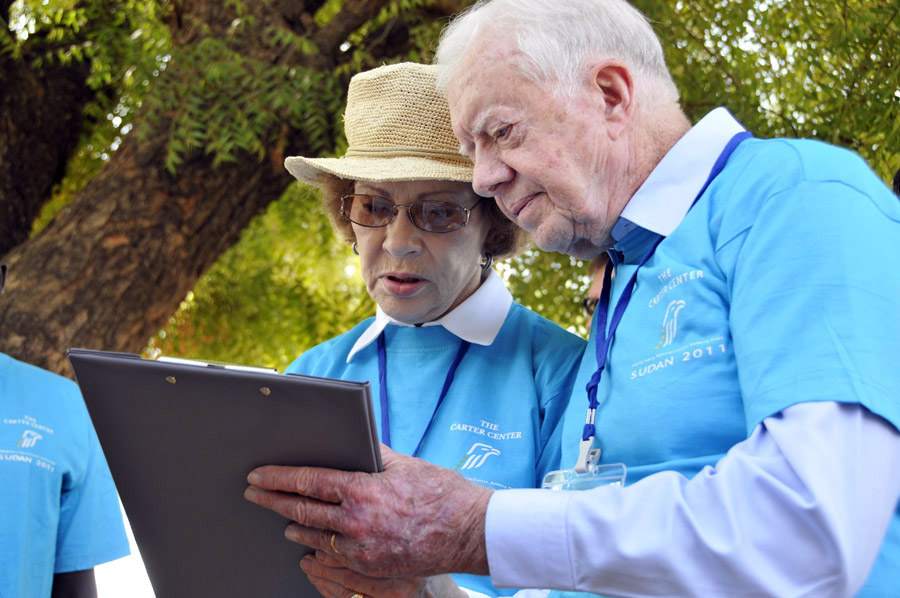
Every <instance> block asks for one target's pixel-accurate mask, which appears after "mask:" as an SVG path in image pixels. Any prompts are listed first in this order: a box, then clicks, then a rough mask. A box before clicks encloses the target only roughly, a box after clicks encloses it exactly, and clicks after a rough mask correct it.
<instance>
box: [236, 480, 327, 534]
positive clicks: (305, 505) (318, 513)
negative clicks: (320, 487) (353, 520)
mask: <svg viewBox="0 0 900 598" xmlns="http://www.w3.org/2000/svg"><path fill="white" fill-rule="evenodd" d="M244 498H246V499H247V500H249V501H250V502H253V503H256V504H258V505H259V506H261V507H265V508H267V509H269V510H272V511H275V512H276V513H278V514H279V515H281V516H282V517H287V518H288V519H292V520H294V521H296V522H297V523H299V524H300V525H303V526H307V527H315V528H319V529H335V530H340V529H341V528H340V527H339V525H338V521H339V520H340V510H341V508H340V506H338V505H334V504H330V503H325V502H321V501H318V500H312V499H309V498H304V497H301V496H297V495H295V494H286V493H284V492H270V491H268V490H263V489H261V488H257V487H255V486H250V487H248V488H247V489H246V490H244ZM311 546H313V547H314V548H323V547H322V546H319V545H318V544H312V545H311Z"/></svg>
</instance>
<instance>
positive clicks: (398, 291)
mask: <svg viewBox="0 0 900 598" xmlns="http://www.w3.org/2000/svg"><path fill="white" fill-rule="evenodd" d="M381 282H382V284H384V287H385V289H386V290H387V291H388V292H389V293H391V294H392V295H397V296H400V297H405V296H407V295H412V294H413V293H415V292H416V291H418V290H419V289H420V288H422V286H423V285H424V284H425V279H424V278H419V277H418V276H414V275H412V274H403V273H397V274H393V273H391V274H385V275H383V276H382V277H381Z"/></svg>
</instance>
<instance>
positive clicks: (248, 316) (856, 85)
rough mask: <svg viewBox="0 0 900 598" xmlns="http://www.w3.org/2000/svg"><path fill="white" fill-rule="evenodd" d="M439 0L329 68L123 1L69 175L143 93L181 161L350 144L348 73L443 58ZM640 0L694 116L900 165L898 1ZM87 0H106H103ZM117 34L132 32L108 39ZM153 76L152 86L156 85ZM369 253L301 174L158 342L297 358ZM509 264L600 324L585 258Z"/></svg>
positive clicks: (244, 19)
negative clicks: (170, 76) (101, 88)
mask: <svg viewBox="0 0 900 598" xmlns="http://www.w3.org/2000/svg"><path fill="white" fill-rule="evenodd" d="M436 1H437V0H394V1H393V2H392V3H391V4H390V5H389V6H388V7H387V8H385V9H384V10H382V11H381V12H380V13H379V15H378V16H377V17H376V18H374V19H373V20H372V21H370V22H369V23H366V24H365V25H364V26H362V27H361V28H359V29H358V30H356V31H354V32H352V33H350V34H349V36H348V37H347V39H346V42H345V43H344V44H343V46H342V50H343V56H342V57H341V59H340V60H339V61H338V63H337V64H336V65H334V66H333V68H331V70H327V69H326V70H318V71H313V70H310V69H302V68H285V67H282V66H278V65H272V64H263V63H259V62H255V61H254V60H253V59H252V58H250V56H252V53H248V52H246V51H244V52H242V53H241V54H240V55H238V54H236V53H235V51H234V48H233V46H232V45H230V41H229V40H228V39H224V40H222V39H212V38H208V39H205V40H203V41H202V42H199V43H196V44H193V45H191V46H188V47H185V48H180V49H179V53H178V54H177V55H175V54H174V53H173V52H172V50H171V48H170V47H169V41H168V39H167V37H166V34H165V32H164V31H163V30H162V28H161V27H160V25H159V20H160V19H159V12H160V11H165V10H167V9H169V8H171V5H170V3H169V2H165V1H158V2H151V1H150V0H144V1H139V0H128V1H125V2H120V3H119V4H120V5H122V10H121V13H122V15H121V16H120V18H127V19H132V20H133V24H130V25H129V26H130V27H132V29H131V31H132V33H131V35H130V36H126V37H124V38H123V37H122V36H121V33H116V34H115V35H116V36H118V37H116V38H115V39H114V40H109V42H103V43H102V44H100V42H99V41H98V42H97V44H98V45H97V47H94V46H92V45H91V46H87V47H86V49H84V48H83V49H82V55H81V56H80V57H79V56H78V55H77V52H76V51H75V50H74V49H70V50H69V55H70V56H71V57H72V58H73V59H86V54H85V52H93V53H94V54H92V56H93V60H94V61H95V62H96V63H98V66H97V68H96V72H97V73H96V74H97V80H98V81H103V82H104V83H105V84H107V85H111V86H112V87H115V88H117V89H118V92H117V93H116V94H114V95H113V96H112V97H114V98H115V102H113V103H112V104H110V105H108V106H100V105H97V107H96V108H93V109H94V110H108V112H107V113H106V114H107V117H106V118H105V119H104V118H101V119H100V121H101V122H100V126H98V127H97V128H96V131H95V132H94V134H93V136H92V137H91V138H90V139H89V140H86V142H85V144H84V146H83V149H82V153H81V154H80V158H79V160H76V161H73V166H72V167H71V175H72V180H73V181H74V182H72V183H70V184H71V185H73V186H77V185H80V184H84V183H85V182H87V180H89V178H90V176H91V173H92V172H95V171H96V164H97V162H98V161H101V162H102V160H103V159H104V158H103V156H104V155H106V154H108V152H110V151H114V150H115V147H116V145H117V143H118V141H117V140H118V139H119V137H120V136H121V135H122V134H125V133H126V132H127V130H126V128H127V127H130V125H129V123H130V122H131V121H132V119H133V115H134V113H135V111H136V110H137V108H138V107H139V106H141V103H142V102H144V103H145V104H146V105H145V109H146V110H148V111H149V112H150V113H151V114H159V115H161V116H166V117H171V118H172V123H173V128H172V132H171V138H170V151H169V155H168V156H167V164H168V165H169V167H170V168H173V169H174V168H177V167H178V164H179V160H180V159H181V156H182V155H183V154H184V153H185V151H186V150H189V149H190V148H195V147H202V148H204V149H205V150H206V151H207V152H209V153H211V154H213V155H214V156H216V159H217V160H218V161H222V162H227V161H228V160H230V159H233V156H234V152H235V149H236V148H239V149H250V150H251V151H258V150H259V148H260V147H261V146H262V145H263V144H267V143H273V142H275V143H277V140H273V139H269V138H267V137H266V136H265V135H266V134H265V133H264V132H265V131H270V130H271V127H270V125H271V123H273V122H279V121H280V122H283V123H284V124H285V125H287V126H292V127H300V128H302V129H303V130H304V131H305V132H306V133H307V134H308V135H309V136H310V137H311V139H313V140H314V141H315V142H316V147H317V148H319V149H320V150H321V152H322V154H323V155H340V154H341V153H343V151H344V149H345V146H346V145H345V141H344V139H343V136H342V134H341V133H340V132H341V130H342V128H341V127H342V125H341V118H340V113H341V111H342V103H343V101H344V93H345V86H346V83H347V81H348V80H349V77H350V76H352V75H353V74H355V73H356V72H359V71H362V70H367V69H370V68H373V67H375V66H378V65H380V64H383V63H387V62H398V61H401V60H416V61H421V62H429V61H430V60H431V58H432V53H433V48H434V46H435V44H436V39H437V35H438V33H439V30H440V28H441V27H442V26H443V24H444V23H443V22H439V21H434V20H431V19H428V18H426V17H424V16H423V15H425V14H427V13H425V12H424V11H423V9H425V8H427V7H429V6H431V5H434V4H436ZM634 2H635V5H636V6H638V8H640V9H641V10H643V11H644V12H645V13H646V14H647V15H648V16H649V17H650V19H651V20H652V22H653V24H654V27H655V29H656V31H657V32H658V34H659V35H660V37H661V39H662V41H663V45H664V47H665V48H666V51H667V60H668V63H669V65H670V67H671V69H672V73H673V76H674V78H675V81H676V84H677V85H678V87H679V89H680V90H681V93H682V103H683V105H684V107H685V111H686V112H687V114H688V116H689V118H691V120H692V121H696V120H698V119H699V118H700V117H702V116H703V115H704V114H705V113H706V112H708V111H709V110H711V109H712V108H714V107H716V106H719V105H724V106H726V107H728V108H729V109H730V110H731V112H732V113H733V114H735V116H736V117H737V118H738V119H739V120H740V121H741V122H743V123H744V124H745V125H746V126H747V127H748V129H750V130H751V131H753V132H754V133H755V134H756V135H757V136H760V137H775V136H786V137H814V138H818V139H821V140H823V141H827V142H830V143H835V144H838V145H842V146H845V147H849V148H852V149H854V150H855V151H857V152H859V153H860V154H861V155H862V156H863V157H864V158H865V159H866V160H868V161H869V163H870V164H871V165H872V166H873V168H874V169H875V170H876V172H877V173H878V174H879V176H881V177H882V178H883V179H884V180H885V181H889V180H890V179H891V177H892V176H893V173H894V172H895V171H896V170H898V168H900V152H898V151H897V148H898V145H900V143H898V142H900V68H898V64H897V61H898V60H900V31H898V29H900V16H898V12H900V3H898V2H897V0H841V1H839V2H838V1H835V0H822V1H819V2H812V1H811V0H796V1H791V2H788V1H787V0H693V1H692V2H684V1H674V2H671V1H668V0H666V1H662V0H634ZM225 4H226V5H227V6H226V8H228V9H230V10H237V9H239V8H240V7H241V6H242V4H241V3H240V2H237V1H236V0H231V1H229V2H226V3H225ZM82 5H84V6H88V7H90V6H101V5H103V6H105V4H104V3H102V2H100V1H99V0H94V1H93V2H83V3H79V4H78V6H79V7H81V6H82ZM115 5H116V3H113V6H115ZM342 5H343V0H327V1H326V2H324V4H323V5H322V7H321V8H320V9H319V11H318V12H317V13H316V15H315V21H316V23H318V24H320V25H321V24H324V23H327V22H329V21H330V20H331V19H333V18H335V15H337V14H339V10H340V8H341V6H342ZM73 6H74V4H73V3H71V2H66V1H64V0H55V1H54V0H46V1H43V0H41V1H38V0H29V1H26V2H21V0H20V2H18V3H17V7H18V12H17V13H16V15H17V17H16V18H17V19H18V22H20V23H25V22H32V23H33V25H32V26H33V27H43V26H52V27H62V28H66V27H68V28H70V29H72V30H75V29H77V28H79V27H89V26H90V25H89V22H90V20H89V19H87V18H86V17H85V14H84V13H79V12H77V11H79V10H85V9H82V8H78V9H75V8H73ZM247 6H250V5H247ZM61 7H62V8H61ZM54 11H55V12H54ZM60 11H61V12H60ZM73 11H74V12H73ZM113 12H114V13H115V14H119V10H117V9H116V10H113ZM249 12H254V11H253V10H251V11H249ZM258 12H259V11H255V12H254V14H258ZM69 13H72V14H73V15H74V17H73V16H70V15H69ZM29 19H30V21H29ZM50 21H53V23H55V25H53V24H52V23H50ZM398 24H402V25H403V26H404V27H405V28H406V30H408V31H409V35H410V41H411V43H409V44H407V45H406V46H403V47H404V48H405V49H404V50H403V51H402V52H399V53H395V54H392V55H390V56H385V55H384V54H383V51H382V50H383V46H384V41H385V39H386V38H387V37H388V36H389V35H390V34H391V32H392V31H395V30H396V29H397V26H398ZM255 26H258V23H254V21H253V19H252V18H251V15H249V14H246V15H242V16H241V18H240V19H239V20H237V21H236V22H235V24H234V26H233V27H234V32H233V33H234V34H235V35H238V36H240V35H241V29H242V28H253V27H255ZM265 27H266V29H265V31H264V35H262V36H259V40H260V41H259V43H264V44H273V45H279V46H282V47H284V48H285V51H288V50H291V51H294V52H298V53H300V54H307V55H308V54H309V53H314V52H315V51H316V49H315V47H314V46H313V45H312V44H311V42H310V41H309V40H307V39H305V38H303V37H302V36H298V35H296V34H294V33H291V32H290V31H288V30H287V29H286V28H283V27H280V26H278V25H277V24H275V25H273V24H271V23H267V24H266V25H265ZM101 29H102V28H101ZM108 34H109V33H108ZM96 35H97V36H100V35H103V32H102V31H98V32H97V33H96ZM109 35H112V34H109ZM246 37H247V36H246V35H243V36H241V39H243V40H245V39H246ZM98 39H99V38H98ZM17 43H18V42H17ZM108 43H111V44H118V45H117V46H115V45H113V46H110V47H108V48H107V45H108ZM101 45H102V47H103V48H106V49H103V50H102V52H108V53H109V56H106V55H104V54H102V52H101V49H100V46H101ZM10 47H11V46H10V44H9V42H4V46H3V50H2V51H5V52H12V51H14V50H15V48H13V49H12V50H11V49H10ZM48 59H49V57H48ZM53 59H61V58H60V57H59V55H58V54H57V55H56V56H55V58H53ZM169 60H179V61H182V62H183V63H185V64H189V65H190V66H191V68H190V69H186V70H185V72H189V73H191V76H190V77H186V78H185V79H183V80H181V81H172V82H170V83H168V84H167V85H168V87H164V86H161V85H160V86H154V85H151V84H150V83H148V82H152V80H153V77H154V75H155V74H156V73H158V72H159V71H160V70H162V69H164V68H165V65H166V63H167V62H168V61H169ZM104 65H105V66H104ZM147 89H152V93H151V95H148V96H145V95H143V94H144V92H145V91H146V90H147ZM322 98H324V101H322ZM210 106H213V107H214V108H213V109H212V110H211V109H210V108H209V107H210ZM323 106H324V108H323ZM201 107H202V108H201ZM104 121H105V122H104ZM113 125H115V126H113ZM261 167H262V165H261ZM92 168H94V170H93V171H92ZM355 264H356V259H355V256H353V255H352V253H350V251H349V249H348V248H346V246H344V245H342V244H341V243H339V242H338V241H336V240H335V238H334V236H333V235H332V233H331V230H330V228H329V226H328V223H327V221H326V219H325V218H324V216H322V215H321V213H320V211H319V209H318V207H317V203H316V200H315V199H314V196H313V195H312V194H311V193H310V192H309V191H308V190H305V189H303V188H301V187H300V186H299V185H295V186H292V187H291V189H289V190H288V191H287V192H286V194H285V196H284V198H283V199H282V200H280V201H279V202H277V203H276V204H274V205H272V206H271V208H270V209H269V210H268V211H267V212H266V213H265V214H263V215H260V216H259V217H258V218H257V220H256V221H254V223H253V224H252V225H251V226H250V227H249V228H248V229H247V230H246V231H245V234H244V236H243V238H242V240H241V241H240V242H239V243H238V244H237V245H236V246H235V247H233V248H232V249H231V250H230V251H228V252H227V253H226V254H225V255H224V256H223V257H222V259H221V260H220V261H219V263H218V264H217V265H216V266H215V267H214V268H213V269H211V270H210V271H209V272H207V273H206V274H205V275H204V276H203V277H202V279H201V281H200V283H199V284H198V285H197V287H196V288H195V289H194V291H193V292H192V293H191V295H190V296H189V297H188V298H187V299H186V300H185V301H184V303H183V304H182V307H181V309H180V310H179V311H178V313H177V314H175V315H174V316H173V317H172V319H171V321H170V324H169V326H168V327H167V328H166V329H165V330H163V331H161V332H160V334H159V335H158V336H157V337H154V338H153V339H151V341H150V346H149V348H148V352H150V353H160V352H162V353H166V354H172V355H179V356H184V357H200V358H206V359H216V360H221V361H230V362H244V363H254V364H258V365H271V366H275V367H278V368H279V369H283V368H284V367H285V366H286V365H287V363H289V362H290V361H291V360H292V359H293V358H294V357H295V356H296V355H299V354H300V353H301V352H302V351H304V350H305V349H307V348H308V347H310V346H312V345H314V344H316V343H319V342H321V341H323V340H325V339H327V338H329V337H331V336H334V335H336V334H339V333H340V332H343V331H344V330H346V329H347V328H349V327H350V326H351V325H352V324H354V323H356V322H357V321H358V320H359V319H360V318H362V317H364V316H366V315H369V314H372V313H374V304H373V303H372V302H371V300H369V299H368V296H367V295H366V293H365V290H364V287H363V285H362V282H361V280H360V279H359V276H358V274H353V273H351V272H350V269H352V268H353V267H354V266H355ZM496 267H497V269H498V271H499V272H500V273H501V274H502V275H503V277H504V279H505V280H506V281H507V284H508V285H509V287H510V289H511V291H512V292H513V295H514V296H515V297H516V299H517V300H518V301H519V302H521V303H523V304H524V305H526V306H528V307H531V308H532V309H535V310H536V311H538V312H539V313H541V314H543V315H544V316H546V317H548V318H550V319H552V320H555V321H557V322H559V323H560V324H561V325H563V326H565V327H568V328H570V329H571V330H574V331H576V332H578V333H581V334H584V333H585V329H586V322H585V319H584V316H583V314H582V313H581V308H580V300H581V298H582V296H583V294H584V292H585V291H586V289H587V287H588V283H589V281H588V280H587V277H586V269H587V266H586V264H584V263H583V262H581V261H579V260H574V259H571V258H569V257H568V256H561V255H558V254H547V253H543V252H540V251H536V250H531V251H528V252H526V253H525V254H524V255H522V256H520V257H519V258H517V259H514V260H510V261H509V262H507V263H503V264H498V265H497V266H496Z"/></svg>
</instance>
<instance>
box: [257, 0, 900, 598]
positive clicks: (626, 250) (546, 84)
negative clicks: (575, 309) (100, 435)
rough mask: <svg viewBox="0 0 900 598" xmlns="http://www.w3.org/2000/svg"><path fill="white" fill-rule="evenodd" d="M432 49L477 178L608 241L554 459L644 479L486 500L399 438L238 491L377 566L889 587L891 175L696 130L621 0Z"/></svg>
mask: <svg viewBox="0 0 900 598" xmlns="http://www.w3.org/2000/svg"><path fill="white" fill-rule="evenodd" d="M437 61H438V63H439V64H441V65H442V66H443V67H444V70H443V73H442V85H443V87H444V89H445V90H446V92H447V96H448V99H449V102H450V107H451V113H452V117H453V126H454V131H455V132H456V134H457V136H458V137H459V138H460V141H461V144H462V150H463V152H464V153H467V154H468V155H469V156H471V157H472V158H473V160H474V161H475V178H474V181H473V184H474V186H475V189H476V191H478V192H479V193H480V194H482V195H486V196H490V197H493V198H494V199H495V200H496V201H497V203H498V205H499V206H500V208H501V209H502V210H503V211H504V212H505V213H506V214H507V215H508V216H509V217H510V218H511V219H513V220H514V221H515V222H516V223H517V224H519V225H520V226H522V227H523V228H525V229H527V230H528V231H529V232H531V234H532V235H533V237H534V239H535V242H536V243H537V244H538V246H540V247H541V248H542V249H546V250H551V249H552V250H556V251H560V252H563V253H568V254H570V255H574V256H578V257H583V258H589V257H593V256H595V255H597V254H598V253H600V252H601V251H605V250H608V251H609V254H610V266H609V268H608V270H607V273H606V276H605V280H604V283H605V284H604V295H605V297H604V298H601V300H600V303H599V305H598V308H597V312H596V315H595V318H594V324H593V328H592V331H591V346H590V347H589V348H588V351H587V352H586V354H585V357H584V361H583V363H582V368H581V373H580V374H579V376H580V380H581V381H582V382H583V384H582V385H581V387H582V388H584V386H585V385H586V386H587V388H588V391H587V393H586V395H587V396H585V394H582V393H583V391H580V392H576V394H575V395H574V396H573V397H572V402H571V404H570V407H569V411H568V412H567V415H566V418H565V423H564V425H563V429H562V431H561V438H562V442H563V458H564V462H563V465H564V466H570V465H572V464H573V463H575V462H579V463H581V462H583V461H584V460H585V459H586V458H588V457H589V456H590V455H591V454H592V453H590V452H588V450H586V449H591V448H600V449H602V453H601V454H600V462H601V463H609V462H615V461H621V462H624V463H625V464H626V465H627V466H628V476H629V484H628V485H627V486H626V487H624V488H622V487H610V486H607V487H601V488H597V489H595V490H591V491H587V492H548V491H542V490H510V491H499V492H494V493H492V494H491V493H488V492H487V491H482V490H479V489H477V488H473V487H471V486H469V485H466V484H464V483H463V482H462V481H460V480H459V479H458V478H455V477H453V476H452V475H450V474H449V473H445V472H441V471H438V470H435V469H434V468H431V467H428V466H426V465H424V464H421V463H418V462H415V461H412V460H409V459H405V458H400V457H398V456H395V455H393V454H390V453H388V458H387V466H386V471H385V473H384V474H380V475H376V476H361V475H357V474H346V473H337V472H324V471H322V470H313V469H303V468H298V469H292V468H264V469H262V470H258V471H256V472H254V475H252V476H251V478H250V482H251V484H253V487H251V489H250V490H249V491H248V497H249V498H250V499H251V500H254V501H256V502H258V503H260V504H263V505H265V506H268V507H270V508H273V509H275V510H277V511H279V512H281V513H282V514H285V515H286V516H288V517H291V518H292V519H294V520H295V521H297V522H299V525H298V524H293V525H292V526H290V527H289V528H288V532H287V535H288V537H290V538H291V539H294V540H296V541H299V542H302V543H304V544H309V545H312V546H315V547H317V548H319V549H321V550H325V551H329V552H332V554H331V555H330V558H333V559H337V561H338V562H340V563H341V564H342V565H344V566H346V567H349V568H351V569H354V570H356V571H360V572H363V573H367V574H369V575H374V576H384V577H398V576H405V575H412V574H433V573H439V572H445V571H470V572H479V573H485V572H489V573H490V574H491V576H492V579H493V581H494V583H495V585H497V586H501V587H502V586H508V587H543V588H558V589H563V590H576V591H590V592H594V593H598V594H607V595H616V596H888V595H894V594H896V581H895V577H896V571H898V570H900V513H898V510H897V504H898V497H900V432H898V427H900V401H898V399H897V397H898V396H900V368H897V367H896V363H895V355H896V350H895V349H894V348H893V347H895V345H896V338H897V337H898V336H900V319H898V317H897V316H896V315H895V314H896V309H895V305H896V301H897V298H898V297H900V277H898V276H897V275H896V272H897V271H900V205H898V203H897V201H896V198H894V197H893V196H892V195H891V193H890V191H889V190H888V189H887V188H886V187H885V186H884V184H883V183H882V182H881V181H879V180H878V179H877V177H875V176H874V174H873V173H871V171H870V170H869V169H868V167H866V165H865V164H864V163H863V162H862V161H861V160H859V158H857V157H855V156H854V155H853V154H851V153H849V152H846V151H844V150H839V149H836V148H833V147H829V146H826V145H824V144H820V143H815V142H810V141H796V140H795V141H788V140H771V141H765V140H756V139H752V138H748V137H749V134H748V133H747V132H746V131H744V129H743V127H741V126H740V124H738V123H737V122H736V121H735V120H734V119H733V118H732V117H731V116H730V115H729V114H728V113H727V112H726V111H724V110H723V109H719V110H716V111H713V112H712V113H711V114H709V115H708V116H707V117H705V118H704V119H703V120H701V121H700V122H699V123H697V124H696V125H695V126H693V127H691V125H690V123H689V122H688V121H687V119H686V118H685V117H684V115H683V113H682V111H681V109H680V107H679V106H678V104H677V93H676V90H675V88H674V85H673V84H672V81H671V78H670V76H669V74H668V72H667V70H666V67H665V65H664V62H663V55H662V49H661V47H660V44H659V42H658V40H657V38H656V36H655V35H654V34H653V32H652V29H651V28H650V27H649V25H648V24H647V22H646V20H645V19H644V17H643V16H642V15H641V14H640V13H638V12H637V11H636V10H635V9H633V8H632V7H631V6H630V5H629V4H628V3H627V2H625V1H624V0H493V1H491V2H486V3H479V4H477V5H476V6H474V7H473V8H472V9H471V10H470V11H468V12H467V13H466V14H465V15H463V16H462V17H460V18H458V19H457V20H455V21H454V22H453V23H452V24H451V26H450V27H449V28H448V30H447V31H446V32H445V34H444V37H443V39H442V42H441V45H440V47H439V50H438V59H437ZM613 269H615V279H612V278H611V271H612V270H613ZM578 387H579V384H578V383H576V388H578ZM586 399H587V400H586ZM588 406H590V408H591V414H592V415H591V417H590V418H589V422H592V423H589V424H588V425H585V417H584V409H585V407H588ZM594 413H595V414H596V420H594V419H593V414H594ZM576 436H577V438H576ZM579 449H582V450H581V451H580V450H579ZM594 454H596V453H594ZM272 490H282V491H292V492H297V493H299V494H300V495H301V497H297V496H292V495H289V494H283V493H282V494H277V493H273V492H272ZM304 497H311V498H313V499H317V500H310V499H309V498H304ZM335 534H336V536H335ZM329 542H331V544H330V545H329ZM333 552H339V554H338V555H334V554H333ZM341 575H343V577H342V580H343V582H342V585H343V586H344V587H346V588H348V589H349V590H352V591H348V592H347V596H350V595H351V594H353V593H361V594H365V593H366V592H365V591H364V590H363V589H361V588H363V587H364V586H363V582H364V580H365V577H364V576H362V575H360V574H356V573H353V572H347V571H342V572H341ZM354 576H356V577H354Z"/></svg>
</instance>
